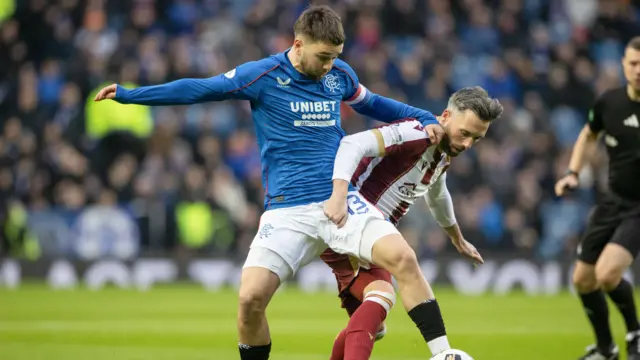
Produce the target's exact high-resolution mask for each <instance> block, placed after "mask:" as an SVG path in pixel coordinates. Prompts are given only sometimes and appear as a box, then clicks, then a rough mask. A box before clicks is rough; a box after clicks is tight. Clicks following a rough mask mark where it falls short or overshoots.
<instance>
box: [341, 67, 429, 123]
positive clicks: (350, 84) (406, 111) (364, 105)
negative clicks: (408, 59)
mask: <svg viewBox="0 0 640 360" xmlns="http://www.w3.org/2000/svg"><path fill="white" fill-rule="evenodd" d="M335 66H336V67H337V68H338V69H340V70H342V71H343V72H344V73H345V74H346V75H347V76H346V86H345V90H344V92H343V97H342V99H343V101H345V103H346V104H347V105H349V106H351V107H352V108H353V110H355V111H357V112H358V113H360V114H362V115H365V116H368V117H370V118H373V119H376V120H379V121H382V122H386V123H391V122H394V121H396V120H397V119H405V118H413V119H416V120H418V121H420V123H421V124H422V125H424V126H426V125H430V124H438V120H437V119H436V117H435V116H434V115H433V114H432V113H431V112H429V111H427V110H422V109H418V108H416V107H413V106H409V105H407V104H404V103H401V102H399V101H396V100H393V99H390V98H387V97H384V96H380V95H378V94H375V93H372V92H371V91H369V89H367V88H366V87H365V86H364V85H362V84H361V83H360V80H359V79H358V76H357V75H356V73H355V71H353V69H352V68H351V66H349V65H348V64H347V63H345V62H344V61H342V60H336V63H335Z"/></svg>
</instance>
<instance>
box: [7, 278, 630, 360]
mask: <svg viewBox="0 0 640 360" xmlns="http://www.w3.org/2000/svg"><path fill="white" fill-rule="evenodd" d="M436 294H437V297H438V301H439V303H440V304H441V305H440V306H441V308H442V312H443V315H444V318H445V323H446V324H447V331H448V333H449V339H450V342H451V344H452V346H454V347H455V348H459V349H462V350H465V351H467V352H468V353H470V354H471V355H472V356H474V357H475V359H479V360H502V359H504V360H553V359H558V360H560V359H576V358H577V357H578V356H579V355H581V354H582V351H583V349H584V347H585V346H586V345H588V344H589V343H591V342H592V341H593V340H592V337H591V334H590V331H589V327H588V323H587V319H586V317H585V316H584V315H583V313H582V309H581V308H580V302H579V301H578V299H577V298H575V297H574V296H572V295H570V294H568V293H566V294H563V295H560V296H552V297H528V296H526V295H523V294H514V295H509V296H489V295H486V296H479V297H467V296H461V295H458V294H456V293H455V292H453V291H451V290H448V289H436ZM236 304H237V297H236V292H235V290H233V289H229V290H224V291H222V292H216V293H211V292H206V291H205V290H203V289H201V288H199V287H196V286H190V285H183V286H170V287H157V288H154V289H153V290H151V291H148V292H139V291H135V290H118V289H106V290H101V291H90V290H86V289H78V290H73V291H53V290H49V289H47V288H45V287H44V286H43V285H23V286H22V287H21V288H19V289H17V290H6V289H0V359H2V360H37V359H47V360H69V359H83V360H84V359H90V360H106V359H117V360H133V359H154V360H165V359H166V360H176V359H180V360H187V359H193V360H200V359H202V360H205V359H206V360H226V359H230V360H231V359H233V360H236V359H239V356H238V351H237V348H236V344H237V340H236V323H235V318H236ZM611 314H612V316H611V323H612V326H613V330H614V332H615V335H616V339H617V342H618V344H619V345H621V346H623V345H624V343H623V336H624V327H623V325H622V321H621V318H620V315H619V314H618V313H617V310H615V309H614V308H611ZM268 317H269V321H270V324H271V333H272V338H273V349H272V356H271V359H273V360H326V359H328V358H329V353H330V351H331V346H332V343H333V339H334V337H335V336H336V334H337V333H338V332H339V331H340V330H341V329H342V328H343V327H344V326H345V324H346V322H347V316H346V313H345V312H344V310H342V309H340V307H339V300H338V298H337V297H336V296H335V294H332V293H320V294H305V293H301V292H299V291H297V290H295V289H292V288H288V289H286V290H283V291H281V292H279V293H278V294H277V295H276V296H275V298H274V300H273V302H272V303H271V305H270V308H269V310H268ZM387 324H388V327H389V333H388V334H387V337H386V338H385V339H384V340H382V341H381V342H378V343H377V344H376V346H375V348H374V352H373V357H372V359H374V360H418V359H420V360H424V359H429V351H428V348H427V346H426V345H425V344H424V342H423V340H422V339H421V337H420V334H419V332H418V330H417V329H416V327H415V326H414V325H413V323H412V322H411V320H410V319H409V318H408V316H407V315H406V313H405V312H404V310H403V309H402V306H401V305H398V306H396V307H395V308H394V309H393V311H392V312H391V314H390V316H389V318H388V319H387ZM624 358H626V357H624V356H623V359H624Z"/></svg>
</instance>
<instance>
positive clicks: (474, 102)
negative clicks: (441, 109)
mask: <svg viewBox="0 0 640 360" xmlns="http://www.w3.org/2000/svg"><path fill="white" fill-rule="evenodd" d="M447 108H448V109H449V110H453V111H455V110H457V111H465V110H470V111H472V112H473V113H474V114H476V115H477V116H478V117H479V118H480V120H482V121H489V122H490V121H493V120H495V119H497V118H499V117H500V116H501V115H502V111H504V108H503V107H502V104H500V101H498V99H493V98H491V97H490V96H489V94H488V93H487V91H486V90H485V89H483V88H481V87H480V86H473V87H465V88H462V89H460V90H458V91H456V92H455V93H453V95H451V97H450V98H449V104H448V105H447Z"/></svg>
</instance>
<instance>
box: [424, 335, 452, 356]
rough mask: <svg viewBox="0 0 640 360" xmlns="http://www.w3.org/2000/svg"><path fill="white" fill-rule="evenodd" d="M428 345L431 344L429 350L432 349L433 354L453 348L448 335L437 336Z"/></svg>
mask: <svg viewBox="0 0 640 360" xmlns="http://www.w3.org/2000/svg"><path fill="white" fill-rule="evenodd" d="M427 345H428V346H429V350H431V354H432V355H433V356H435V355H437V354H440V353H441V352H443V351H445V350H449V349H451V346H449V340H447V335H444V336H440V337H439V338H435V339H433V340H431V341H429V342H428V343H427Z"/></svg>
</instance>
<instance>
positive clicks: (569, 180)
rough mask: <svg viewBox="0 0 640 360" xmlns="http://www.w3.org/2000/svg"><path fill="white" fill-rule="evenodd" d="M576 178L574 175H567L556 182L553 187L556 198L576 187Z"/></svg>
mask: <svg viewBox="0 0 640 360" xmlns="http://www.w3.org/2000/svg"><path fill="white" fill-rule="evenodd" d="M578 184H579V182H578V177H577V176H576V175H574V174H567V175H565V176H564V177H563V178H562V179H560V180H558V182H557V183H556V186H555V191H556V196H563V195H565V194H566V193H567V192H569V191H570V190H573V189H575V188H577V187H578Z"/></svg>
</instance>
